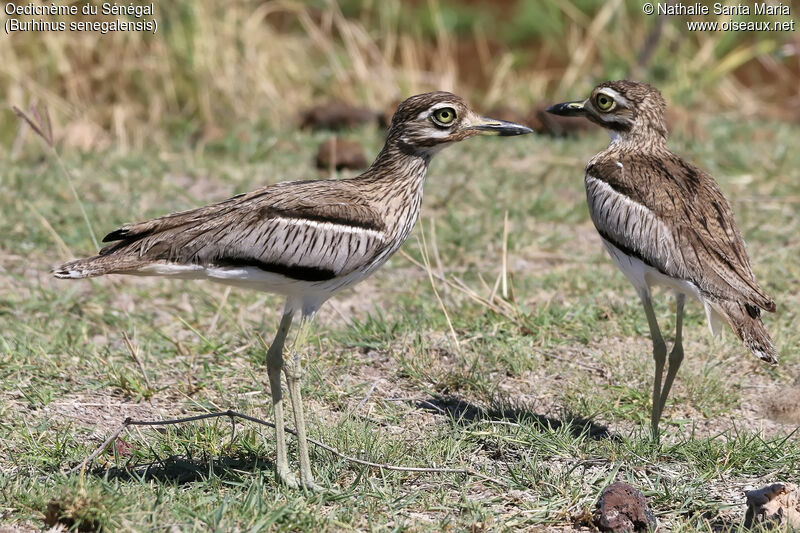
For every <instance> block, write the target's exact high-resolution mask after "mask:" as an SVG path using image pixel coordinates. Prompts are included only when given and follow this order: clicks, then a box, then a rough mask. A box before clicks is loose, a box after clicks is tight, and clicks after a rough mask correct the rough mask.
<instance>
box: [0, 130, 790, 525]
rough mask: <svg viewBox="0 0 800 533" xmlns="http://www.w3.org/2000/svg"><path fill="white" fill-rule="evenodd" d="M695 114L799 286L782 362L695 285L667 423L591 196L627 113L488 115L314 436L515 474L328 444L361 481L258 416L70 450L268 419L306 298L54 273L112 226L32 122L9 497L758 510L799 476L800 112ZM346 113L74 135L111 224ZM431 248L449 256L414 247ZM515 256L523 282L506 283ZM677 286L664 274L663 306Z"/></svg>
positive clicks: (5, 312) (6, 480)
mask: <svg viewBox="0 0 800 533" xmlns="http://www.w3.org/2000/svg"><path fill="white" fill-rule="evenodd" d="M698 127H699V128H701V130H702V135H703V138H704V140H705V142H702V143H698V142H695V140H694V139H693V138H692V136H689V135H685V134H684V133H683V132H681V131H676V132H675V137H674V138H673V139H672V140H671V145H672V146H673V148H674V149H676V151H678V152H679V153H681V154H683V155H685V156H687V157H688V158H689V159H691V160H693V161H695V162H697V163H698V164H700V165H702V166H703V167H705V168H707V169H708V170H710V171H711V172H712V174H714V175H715V176H716V177H717V178H718V180H719V182H720V183H721V186H722V188H723V190H724V191H725V192H726V194H727V195H728V196H729V197H730V198H731V199H732V203H733V206H734V210H735V212H736V214H737V220H738V222H739V225H740V227H741V229H742V231H743V233H744V235H745V237H746V239H747V240H748V245H749V246H748V250H749V252H750V254H751V256H752V258H753V263H754V268H755V270H756V274H757V276H758V277H759V279H760V280H762V282H763V284H764V285H765V287H766V288H767V291H768V292H769V293H771V294H772V295H773V296H774V298H775V300H776V301H777V302H778V303H779V311H778V313H777V314H776V315H770V316H768V317H767V318H766V322H767V325H768V328H769V329H770V331H771V332H772V333H773V335H774V337H775V340H776V343H777V344H778V346H779V347H780V356H781V366H780V367H778V368H777V369H774V370H773V369H768V368H765V367H763V366H761V365H760V364H759V363H758V362H757V361H755V360H754V359H753V358H751V357H750V356H748V355H747V354H745V353H744V349H743V348H742V347H741V346H740V345H739V344H738V342H736V341H735V339H734V338H733V335H732V334H730V333H728V334H726V336H725V337H724V338H723V339H716V340H715V339H712V338H711V337H710V335H709V334H708V332H707V328H706V325H705V323H704V318H703V316H702V311H701V310H700V309H699V306H697V305H696V304H690V305H689V307H688V316H687V319H686V327H685V339H686V340H685V346H686V351H687V361H686V362H685V363H684V367H683V368H682V369H681V373H680V375H679V376H678V380H677V382H676V385H675V388H674V392H673V394H672V397H671V401H670V402H669V403H668V406H667V411H666V413H665V418H664V427H665V429H666V434H665V436H664V438H663V439H662V441H661V443H660V444H657V443H654V442H652V441H651V439H650V438H649V437H648V433H647V423H648V420H647V419H648V417H649V414H648V413H649V397H648V391H649V390H650V384H649V380H650V379H651V374H652V362H651V357H650V355H649V350H650V344H649V340H648V338H647V326H646V322H645V320H644V316H643V314H642V312H641V309H640V307H639V303H638V301H637V299H636V297H635V294H634V291H633V289H632V288H631V287H630V286H629V285H628V283H627V281H626V280H625V279H624V277H623V276H622V274H620V273H619V272H617V271H616V270H615V268H614V267H613V266H612V264H611V262H610V261H609V260H608V258H607V257H606V256H605V254H604V252H603V251H602V249H601V246H600V243H599V240H598V239H597V237H596V236H595V233H594V229H593V228H592V227H591V223H590V222H589V221H588V215H587V211H586V207H585V200H584V197H583V196H584V193H583V188H582V187H583V185H582V182H581V181H582V180H581V175H582V167H583V164H584V161H585V160H586V159H587V158H588V157H589V156H590V155H591V154H593V153H595V152H596V151H597V150H599V149H600V148H601V147H602V146H604V144H605V142H606V139H605V138H604V134H602V133H601V132H599V131H593V132H591V133H589V134H587V135H585V136H583V137H581V138H579V139H577V140H575V139H573V140H563V139H550V138H546V137H527V138H520V139H513V140H502V141H501V140H497V139H490V140H483V139H474V140H470V141H468V142H465V143H463V144H460V145H458V146H454V147H452V148H450V149H448V150H446V151H445V152H443V153H442V154H441V155H440V156H438V157H437V159H436V160H435V161H434V163H433V165H432V168H431V170H430V175H429V180H428V183H427V185H426V187H427V188H426V198H425V202H424V212H423V216H422V218H421V221H420V223H419V224H418V227H417V228H416V229H415V232H414V234H413V235H412V238H411V239H410V240H409V242H408V243H407V244H406V245H405V247H404V248H403V251H404V252H405V254H398V255H396V256H395V257H394V258H392V259H391V260H390V262H389V263H388V264H387V265H386V266H385V267H384V268H383V269H382V270H381V271H380V272H379V273H377V274H376V275H375V276H373V277H372V278H370V279H369V280H368V281H366V282H364V283H363V284H361V285H359V286H358V287H357V288H356V289H355V290H353V291H350V292H348V293H344V294H342V295H340V297H338V298H336V299H334V300H332V301H331V302H330V303H328V304H326V306H325V307H324V308H323V310H322V312H321V313H320V315H319V317H318V322H317V330H316V333H315V336H314V339H313V341H312V343H311V344H312V347H311V350H312V351H313V356H312V357H311V363H310V371H309V373H308V376H307V378H306V381H305V384H304V391H303V392H304V394H305V397H306V399H307V402H308V403H307V405H308V407H309V408H308V411H309V418H310V419H311V420H310V428H309V429H310V434H311V436H312V437H313V438H316V439H319V440H322V441H324V442H326V443H327V444H329V445H332V446H334V447H336V448H338V449H340V450H342V451H343V452H346V453H349V454H351V455H355V456H358V457H361V458H364V459H368V460H371V461H375V462H384V463H391V464H397V465H405V466H434V465H435V466H439V467H456V468H460V467H467V468H472V469H474V470H476V471H479V472H482V473H484V474H485V475H488V476H491V477H494V478H497V479H500V480H502V481H503V482H504V483H505V484H506V485H507V486H506V487H500V486H496V485H494V484H492V483H488V482H484V481H482V480H480V479H478V478H469V477H465V476H463V475H455V474H418V473H403V472H393V471H386V470H382V471H376V470H371V469H366V468H363V467H361V466H358V465H354V464H350V463H348V462H346V461H343V460H342V459H340V458H337V457H335V456H332V455H331V454H329V453H327V452H325V451H322V450H319V449H314V448H312V461H313V463H314V465H315V468H316V471H317V474H318V475H319V477H320V478H321V479H322V480H323V483H324V484H325V485H329V486H332V487H335V489H336V491H335V492H332V493H324V494H304V493H301V492H298V491H292V490H288V489H286V488H283V487H281V486H278V485H276V483H275V480H274V476H273V472H272V468H273V464H272V461H273V458H274V446H273V443H272V440H271V439H272V433H271V431H269V430H266V429H262V428H260V427H256V426H254V425H252V424H248V423H240V424H237V429H236V432H235V433H232V431H231V426H230V423H229V422H227V421H226V420H223V419H221V420H216V421H208V422H202V423H194V424H187V425H182V426H171V427H167V428H164V429H163V430H156V429H143V428H139V429H131V430H130V431H128V432H127V433H125V434H124V435H123V436H122V439H123V441H119V442H118V443H117V445H116V447H115V448H114V449H113V450H111V451H109V452H106V453H104V454H103V455H101V457H100V458H99V459H98V462H97V464H96V468H95V469H92V470H90V471H87V472H86V473H85V474H83V475H79V474H75V475H65V474H64V473H63V472H65V471H66V470H67V469H69V468H71V467H72V466H74V465H76V464H78V463H79V462H80V461H81V460H83V459H84V458H85V457H86V456H87V455H88V454H89V453H90V452H91V451H92V450H93V448H94V447H95V446H96V445H97V444H98V443H99V442H101V441H102V440H103V439H104V438H105V437H106V436H107V435H108V434H109V433H110V432H111V431H112V430H113V429H114V428H115V427H116V426H117V425H118V424H119V423H120V422H121V420H122V419H123V418H124V417H126V416H131V417H134V418H138V419H157V418H170V417H174V416H182V415H185V414H188V413H202V412H206V411H209V410H220V409H234V410H238V411H241V412H245V413H248V414H251V415H254V416H259V417H262V418H267V419H269V418H270V411H269V402H268V394H267V391H266V389H265V383H266V372H265V367H264V364H263V357H264V351H263V348H262V347H261V344H260V342H259V340H258V337H257V335H258V334H262V335H263V336H264V337H265V338H269V337H270V336H271V335H272V334H273V332H274V329H275V327H276V325H277V321H278V318H279V311H280V305H281V302H280V301H279V299H278V298H276V297H273V296H271V295H264V294H256V293H250V292H244V291H239V290H230V291H229V290H227V289H226V288H225V287H222V286H216V285H210V284H202V283H192V282H167V281H163V280H149V279H128V278H112V279H99V280H92V281H82V282H75V283H70V282H61V281H56V280H54V279H52V278H51V277H50V276H49V274H48V269H49V267H50V266H51V265H52V264H54V263H57V262H58V261H59V260H61V259H65V258H66V256H68V255H82V254H85V253H88V252H91V251H92V250H93V248H92V240H91V236H90V232H89V230H88V228H87V226H86V224H85V223H84V221H83V215H82V213H81V210H80V207H79V206H78V204H77V203H76V202H75V199H74V198H73V196H72V194H71V192H70V191H69V188H68V186H67V184H66V182H65V181H64V177H63V175H62V173H61V171H60V170H59V168H58V166H57V165H56V164H55V162H54V161H53V160H52V159H48V158H42V157H41V155H40V154H41V152H40V151H39V150H38V149H37V148H36V146H35V145H33V144H30V145H28V146H27V148H26V150H24V151H23V152H22V153H21V154H19V158H18V159H17V160H16V161H15V162H14V163H13V164H7V165H5V168H6V172H5V173H4V175H3V176H2V178H0V212H2V213H4V216H3V217H2V218H0V233H2V234H3V235H4V238H3V240H2V242H1V243H0V247H2V255H0V321H1V322H2V330H0V397H2V402H0V449H2V453H0V501H2V502H3V503H0V523H5V524H7V525H14V526H15V527H18V528H20V529H22V530H28V529H31V530H33V529H38V528H41V527H42V525H43V524H44V523H45V521H46V520H49V521H50V522H52V521H60V522H62V523H65V524H67V525H72V526H73V527H75V528H80V527H85V528H89V529H97V528H105V529H107V530H135V531H144V530H148V529H164V528H168V527H171V526H172V525H175V526H176V527H178V528H180V529H181V530H195V529H196V530H209V529H210V530H219V531H227V530H235V529H238V530H248V531H261V530H280V531H283V530H292V531H294V530H305V529H308V530H326V531H340V530H365V529H371V530H378V531H395V530H411V531H439V530H442V529H449V530H457V531H461V530H471V531H483V530H492V531H494V530H501V531H502V530H519V529H531V530H532V529H537V528H542V527H547V528H551V529H554V530H568V529H571V528H574V527H580V526H581V525H585V524H586V523H587V520H588V516H589V515H590V512H591V510H592V508H593V505H594V502H595V501H596V499H597V496H598V494H599V492H600V490H602V488H603V487H605V486H606V485H607V484H608V483H609V482H611V481H613V480H622V481H627V482H629V483H632V484H633V485H635V486H636V487H638V488H640V489H641V490H642V491H643V492H644V494H645V495H646V496H647V498H648V500H649V501H650V503H651V505H652V507H653V509H654V511H655V513H656V515H657V516H658V518H659V520H660V521H661V523H662V524H666V525H668V526H670V527H671V528H672V530H675V531H718V530H720V529H724V530H727V529H732V530H737V529H738V528H740V527H741V526H740V524H741V521H742V517H743V514H744V504H743V502H744V498H743V494H742V490H743V489H744V488H746V487H749V486H760V485H763V484H766V483H769V482H773V481H792V480H797V479H798V476H800V471H799V470H798V466H797V465H799V464H800V444H798V441H797V437H796V434H794V433H793V431H794V429H795V426H792V425H791V424H781V423H778V422H775V421H772V420H771V419H770V411H769V405H770V401H771V398H780V397H784V396H787V391H789V390H790V389H791V387H792V384H791V383H792V381H793V376H794V375H795V374H796V373H797V369H798V365H800V359H799V358H798V351H799V350H798V348H800V334H799V333H798V331H797V329H796V328H795V327H793V325H792V324H793V323H794V322H795V321H796V320H797V319H798V316H797V309H798V304H799V303H800V294H798V290H797V280H798V279H799V278H800V270H798V265H797V261H796V258H797V253H798V248H799V247H800V240H799V239H798V237H797V236H798V235H800V218H798V216H797V203H798V201H800V186H798V183H800V174H798V169H800V155H797V153H796V152H793V151H791V150H789V149H788V148H787V147H789V146H792V145H793V142H794V139H796V138H797V135H798V134H800V130H799V129H798V127H797V126H791V125H788V124H785V123H778V122H762V123H755V122H749V121H743V120H742V119H740V118H737V117H736V116H722V117H713V118H712V117H710V116H704V117H700V118H698ZM350 135H352V136H354V137H355V138H357V139H359V140H361V141H362V142H364V143H365V144H366V145H367V146H368V150H369V151H370V152H371V153H375V152H376V151H377V149H378V147H379V146H380V143H381V142H382V133H381V132H379V131H378V130H376V129H374V128H372V127H366V128H364V129H360V130H357V131H354V132H351V134H350ZM325 137H326V134H322V133H303V132H294V131H288V130H266V131H261V130H259V131H255V130H253V131H248V132H246V135H243V136H242V137H241V140H240V141H239V142H231V143H221V144H219V145H214V146H209V147H207V148H206V149H203V150H193V151H187V150H177V149H176V150H172V149H169V148H166V149H162V150H159V151H147V150H144V151H141V152H122V153H120V152H114V151H109V152H98V153H95V154H91V155H89V154H85V155H80V154H78V153H76V152H73V151H68V152H66V153H65V154H64V157H65V164H66V166H67V167H68V168H69V169H71V171H72V179H73V182H74V185H75V188H76V191H77V194H78V197H79V198H80V199H81V200H82V202H83V204H84V206H85V208H86V212H87V217H88V219H89V220H90V222H91V225H92V227H93V228H94V230H95V232H96V233H97V234H98V235H102V234H103V232H104V231H107V230H111V229H113V228H115V227H117V226H118V225H119V224H120V223H122V222H125V221H130V220H137V219H142V218H146V217H150V216H155V215H158V214H162V213H164V212H168V211H171V210H178V209H183V208H187V207H190V206H193V205H198V204H201V203H205V202H207V201H210V200H213V199H222V198H224V197H226V196H228V195H231V194H233V193H235V192H240V191H245V190H249V189H251V188H253V187H256V186H258V185H261V184H264V183H273V182H276V181H279V180H290V179H301V178H308V177H312V176H314V175H315V174H316V171H315V170H314V169H313V168H312V158H311V154H312V153H313V151H314V149H315V146H316V145H317V144H318V143H319V142H321V141H322V140H323V139H324V138H325ZM264 147H271V148H269V149H265V148H264ZM506 213H507V216H508V221H509V222H508V231H507V232H505V231H504V224H503V220H504V217H505V215H506ZM506 233H507V242H506V245H505V247H504V244H503V241H504V235H505V234H506ZM423 237H424V239H423ZM504 249H507V258H506V260H505V261H504V257H503V253H504V252H503V250H504ZM426 258H427V260H428V261H430V264H431V272H430V275H429V273H428V272H426V270H425V269H424V268H420V267H419V266H417V264H424V263H425V261H426ZM504 264H507V268H506V270H505V271H504V268H503V265H504ZM504 274H505V277H506V279H507V298H505V299H503V298H501V295H502V282H499V281H497V280H501V279H502V277H503V275H504ZM431 280H433V283H434V284H435V287H436V291H437V293H438V295H439V297H440V298H441V304H440V303H439V301H438V300H437V298H436V296H435V295H434V292H433V287H432V284H431V283H432V282H431ZM495 286H497V288H496V289H493V288H494V287H495ZM459 287H460V288H459ZM492 295H494V296H492ZM668 302H669V298H668V295H667V294H664V295H663V296H662V297H659V298H658V306H657V313H658V316H659V319H660V320H661V321H662V324H663V326H664V330H665V331H670V330H669V326H670V325H671V324H672V320H673V316H672V311H671V307H670V304H669V303H668ZM445 311H446V315H445ZM448 318H449V322H448ZM451 325H452V329H451ZM453 333H454V334H455V337H456V339H457V341H458V342H457V343H456V342H455V341H454V339H453ZM294 451H295V450H294V443H293V442H291V441H290V453H291V454H292V457H294ZM48 509H49V510H48ZM81 524H83V526H81Z"/></svg>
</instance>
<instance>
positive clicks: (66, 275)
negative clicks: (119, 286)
mask: <svg viewBox="0 0 800 533" xmlns="http://www.w3.org/2000/svg"><path fill="white" fill-rule="evenodd" d="M140 263H141V261H140V260H138V259H136V258H120V257H116V256H108V255H95V256H92V257H86V258H84V259H76V260H75V261H69V262H68V263H64V264H63V265H61V266H58V267H56V268H54V269H53V271H52V272H53V275H54V276H55V277H57V278H60V279H81V278H93V277H95V276H102V275H104V274H112V273H114V272H126V271H130V270H134V269H135V267H137V266H139V265H140Z"/></svg>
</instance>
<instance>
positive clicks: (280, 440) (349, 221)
mask: <svg viewBox="0 0 800 533" xmlns="http://www.w3.org/2000/svg"><path fill="white" fill-rule="evenodd" d="M524 133H531V130H530V129H528V128H526V127H524V126H520V125H518V124H513V123H510V122H504V121H500V120H494V119H489V118H484V117H481V116H478V115H477V114H476V113H474V112H473V111H472V110H471V109H470V108H469V106H468V105H467V103H466V102H465V101H464V100H463V99H461V98H460V97H458V96H456V95H454V94H451V93H448V92H432V93H426V94H420V95H417V96H412V97H411V98H408V99H407V100H405V101H404V102H402V103H401V104H400V105H399V107H398V108H397V111H396V112H395V114H394V117H393V118H392V122H391V125H390V127H389V132H388V135H387V138H386V144H385V145H384V147H383V149H382V150H381V152H380V154H379V155H378V158H377V159H376V160H375V162H374V163H372V166H370V167H369V168H368V169H367V170H366V171H365V172H364V173H363V174H361V175H360V176H357V177H355V178H351V179H343V180H317V181H295V182H286V183H278V184H275V185H270V186H267V187H262V188H260V189H257V190H255V191H253V192H250V193H246V194H239V195H237V196H234V197H233V198H230V199H228V200H225V201H224V202H220V203H216V204H212V205H209V206H206V207H200V208H197V209H192V210H189V211H182V212H179V213H173V214H171V215H166V216H163V217H160V218H156V219H153V220H149V221H147V222H139V223H137V224H126V225H124V226H122V227H121V228H120V229H118V230H116V231H113V232H111V233H109V234H108V235H106V237H105V238H104V239H103V242H112V243H113V244H109V245H108V246H106V247H105V248H103V249H102V250H100V253H99V254H98V255H95V256H93V257H89V258H86V259H79V260H77V261H71V262H69V263H65V264H63V265H61V266H60V267H58V268H56V269H55V270H54V274H55V276H56V277H57V278H71V279H78V278H89V277H94V276H102V275H105V274H129V275H138V276H165V277H172V278H179V279H207V280H211V281H216V282H219V283H224V284H228V285H234V286H239V287H245V288H250V289H258V290H262V291H266V292H271V293H277V294H282V295H284V296H286V304H285V307H284V312H283V317H282V318H281V322H280V325H279V327H278V332H277V334H276V335H275V339H274V340H273V341H272V344H271V345H270V347H269V350H268V351H267V373H268V376H269V384H270V391H271V394H272V403H273V408H274V414H275V438H276V446H277V461H276V469H277V474H278V477H279V478H280V480H281V481H283V482H284V483H286V484H287V485H289V486H293V487H296V486H298V482H297V480H296V478H295V476H294V474H293V473H291V472H290V470H289V464H288V460H287V453H286V440H285V435H284V422H283V404H282V392H281V370H283V371H284V373H285V375H286V381H287V384H288V386H289V399H290V401H291V403H292V409H293V411H294V419H295V427H296V431H297V439H298V455H299V462H300V483H301V484H302V485H303V486H304V487H306V488H318V486H317V485H316V483H315V482H314V478H313V475H312V473H311V465H310V461H309V458H308V444H307V441H306V429H305V422H304V417H303V404H302V399H301V396H300V384H301V379H302V376H303V373H304V372H303V366H304V365H303V362H302V361H301V356H300V354H299V348H300V346H301V344H302V342H303V340H304V338H305V336H306V332H307V327H308V325H309V323H310V321H311V319H312V318H313V316H314V314H315V313H316V311H317V310H318V309H319V308H320V306H321V305H322V304H323V303H324V302H325V301H326V300H327V299H328V298H330V297H331V296H333V295H334V294H335V293H336V292H338V291H340V290H342V289H345V288H347V287H350V286H352V285H354V284H355V283H357V282H359V281H360V280H362V279H364V278H365V277H367V276H368V275H370V274H371V273H372V272H374V271H375V270H376V269H377V268H378V267H379V266H381V265H382V264H383V263H385V262H386V260H387V259H389V257H390V256H391V255H392V254H393V253H394V252H396V251H397V249H398V248H400V245H402V244H403V242H404V241H405V240H406V238H407V237H408V235H409V233H410V232H411V229H412V228H413V227H414V224H415V223H416V221H417V218H418V217H419V211H420V204H421V202H422V186H423V183H424V181H425V173H426V171H427V170H428V164H429V163H430V161H431V158H432V157H433V156H434V154H436V152H438V151H439V150H441V149H442V148H444V147H445V146H447V145H448V144H451V143H453V142H457V141H461V140H464V139H466V138H468V137H472V136H473V135H478V134H484V135H503V136H508V135H521V134H524ZM298 311H299V312H300V313H301V316H302V318H301V324H300V327H299V331H298V333H297V337H296V339H295V342H294V346H293V347H292V348H291V350H292V352H294V353H293V354H292V355H291V356H290V357H289V358H288V360H287V361H286V362H285V364H284V359H283V352H284V341H285V340H286V336H287V334H288V332H289V328H290V327H291V324H292V319H293V317H294V316H295V314H296V313H297V312H298Z"/></svg>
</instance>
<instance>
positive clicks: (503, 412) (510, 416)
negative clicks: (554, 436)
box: [416, 396, 619, 440]
mask: <svg viewBox="0 0 800 533" xmlns="http://www.w3.org/2000/svg"><path fill="white" fill-rule="evenodd" d="M416 406H417V408H419V409H425V410H426V411H433V412H435V413H438V414H442V415H445V416H449V417H450V418H452V419H453V421H454V422H455V423H457V424H469V423H473V422H478V421H493V422H514V423H526V424H530V423H533V424H537V425H539V426H541V427H542V429H548V430H558V429H561V428H562V427H566V428H567V429H568V430H569V432H570V433H571V434H572V435H573V436H575V437H579V436H581V435H588V436H589V438H590V439H592V440H602V439H610V440H619V436H617V435H613V434H611V433H610V432H609V430H608V428H607V427H606V426H602V425H599V424H595V423H594V422H593V421H592V420H589V419H586V418H582V417H578V416H573V415H570V414H568V413H567V414H565V415H564V416H563V417H562V418H561V419H558V418H554V417H551V416H547V415H541V414H538V413H535V412H533V410H532V409H530V408H529V407H527V406H525V405H524V404H514V403H510V402H500V401H497V402H493V403H492V405H490V406H489V407H488V408H484V407H480V406H477V405H475V404H472V403H469V402H467V401H465V400H462V399H460V398H457V397H455V396H432V397H431V398H429V399H427V400H419V401H417V402H416Z"/></svg>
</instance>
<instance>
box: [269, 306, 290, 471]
mask: <svg viewBox="0 0 800 533" xmlns="http://www.w3.org/2000/svg"><path fill="white" fill-rule="evenodd" d="M293 316H294V312H292V311H287V312H286V313H284V315H283V318H281V324H280V326H278V332H277V333H276V334H275V339H274V340H273V341H272V344H271V345H270V347H269V350H267V374H268V375H269V388H270V392H271V393H272V409H273V411H274V415H275V446H276V447H277V460H276V470H277V473H278V479H279V480H280V481H282V482H283V483H285V484H286V485H288V486H290V487H297V479H296V478H295V476H294V474H292V473H291V471H290V470H289V461H288V459H287V454H286V434H285V432H284V429H283V393H282V391H281V369H283V345H284V342H285V340H286V335H287V334H288V333H289V328H290V327H291V325H292V318H293Z"/></svg>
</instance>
